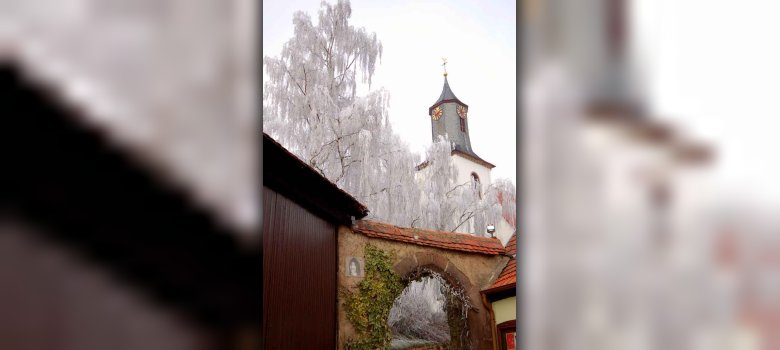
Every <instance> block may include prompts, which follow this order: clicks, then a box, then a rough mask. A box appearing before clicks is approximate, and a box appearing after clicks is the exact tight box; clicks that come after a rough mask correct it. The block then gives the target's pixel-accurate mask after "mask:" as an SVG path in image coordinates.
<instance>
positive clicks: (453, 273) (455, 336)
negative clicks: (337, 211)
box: [338, 220, 508, 349]
mask: <svg viewBox="0 0 780 350" xmlns="http://www.w3.org/2000/svg"><path fill="white" fill-rule="evenodd" d="M338 241H339V242H338V254H339V261H342V262H344V263H342V264H340V265H341V266H339V268H338V270H339V277H338V281H339V287H340V288H346V289H354V288H355V286H356V285H357V284H358V283H359V282H360V280H361V277H359V276H351V275H350V274H349V267H348V266H346V265H347V264H346V261H349V259H350V258H351V257H356V258H359V259H360V258H362V257H363V256H362V254H363V249H364V247H365V246H366V245H367V244H371V245H373V246H375V247H377V248H379V249H382V250H385V251H392V252H393V253H394V259H395V260H394V261H393V270H394V271H395V273H396V274H398V276H400V277H401V278H402V280H403V283H404V287H405V290H408V289H410V288H414V289H418V290H424V289H425V288H422V287H421V286H420V283H423V284H424V283H426V281H427V283H428V290H429V291H430V287H431V286H434V287H437V288H439V287H440V288H441V289H440V291H442V292H441V293H438V295H435V294H437V293H433V294H432V295H431V296H430V297H429V298H430V303H428V304H432V305H429V307H430V308H431V309H429V310H427V312H428V313H429V314H426V315H428V316H431V320H430V321H431V323H432V324H433V325H434V326H436V325H438V326H439V327H442V325H441V322H446V327H443V328H444V329H446V331H445V332H438V333H439V334H440V335H441V333H447V334H446V335H447V336H448V338H449V341H435V342H434V343H438V344H444V343H446V348H449V349H492V348H493V334H492V326H491V319H490V313H489V312H488V310H487V306H486V305H485V304H484V303H483V301H482V298H481V296H480V293H479V291H480V290H481V289H484V288H485V287H487V286H489V285H490V283H491V282H492V281H493V280H494V279H495V278H496V276H498V274H499V273H500V272H501V269H502V268H503V267H504V265H505V264H506V261H507V260H508V257H507V256H506V255H505V254H504V248H503V246H502V245H501V243H500V242H499V241H498V239H495V238H487V237H476V236H471V235H465V234H458V233H449V232H438V231H430V230H421V229H412V228H402V227H397V226H393V225H389V224H383V223H378V222H373V221H366V220H361V221H357V222H356V224H355V225H353V226H352V227H342V228H341V229H340V230H339V240H338ZM407 294H409V292H407ZM399 298H404V293H403V292H402V294H401V296H399ZM397 301H398V300H397ZM402 301H406V302H408V301H409V300H402ZM339 304H341V302H340V303H339ZM421 305H422V304H420V305H417V306H415V305H407V306H411V308H412V309H414V307H420V308H422V307H423V306H421ZM397 307H398V305H397V303H396V304H394V309H395V308H397ZM437 307H440V308H441V310H442V311H443V312H442V313H439V314H438V316H436V314H437V312H434V311H436V309H437ZM407 311H408V310H407ZM422 311H426V310H425V309H422ZM392 313H393V310H391V314H392ZM442 315H443V316H442ZM394 316H396V318H395V319H392V320H391V319H390V317H389V319H388V320H387V321H388V322H390V321H395V322H396V323H398V322H401V324H400V325H398V324H397V326H403V320H400V319H398V317H397V316H398V315H394ZM436 317H439V319H437V318H436ZM441 317H443V319H441ZM406 326H407V328H411V329H412V330H414V325H411V326H410V325H409V324H408V323H407V324H406ZM392 328H393V327H392V324H391V329H392ZM407 330H409V329H407ZM418 330H419V329H418ZM394 332H395V331H394ZM412 333H414V332H412ZM354 335H355V331H354V329H353V328H352V326H351V324H350V323H349V321H348V320H347V318H346V316H345V314H344V310H343V308H342V306H341V305H340V306H339V335H338V337H339V348H343V344H344V343H345V342H346V340H348V339H349V338H350V337H353V336H354ZM395 335H396V336H398V335H399V334H395ZM407 335H410V334H407ZM411 335H413V334H411ZM407 338H408V337H407ZM438 340H442V339H441V338H440V339H438ZM395 344H396V345H398V344H400V343H399V342H395Z"/></svg>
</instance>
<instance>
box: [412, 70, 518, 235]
mask: <svg viewBox="0 0 780 350" xmlns="http://www.w3.org/2000/svg"><path fill="white" fill-rule="evenodd" d="M445 64H446V61H445ZM428 115H429V116H430V118H431V140H432V142H436V140H438V138H439V137H440V136H441V137H446V138H448V139H449V140H450V142H451V143H452V154H451V156H452V160H453V162H454V164H455V168H456V169H457V178H456V183H458V184H465V183H470V186H472V188H473V189H474V190H475V191H478V192H479V195H480V198H481V196H482V195H483V194H484V193H485V191H486V190H487V186H488V185H490V184H491V183H492V180H491V177H490V171H491V170H492V169H493V168H495V167H496V166H495V165H493V164H492V163H490V162H488V161H486V160H484V159H482V158H481V157H480V156H478V155H477V154H476V153H475V152H474V150H473V149H472V147H471V138H470V137H469V106H468V105H467V104H465V103H464V102H463V101H461V100H460V99H458V98H457V97H456V96H455V93H453V92H452V89H451V88H450V84H449V81H448V80H447V72H446V70H445V71H444V87H443V88H442V91H441V94H440V95H439V98H438V99H437V100H436V102H434V103H433V105H431V106H430V107H429V108H428ZM426 165H427V162H426V163H423V164H421V165H420V166H418V168H417V170H418V171H421V170H423V169H424V168H425V167H426ZM503 212H505V213H504V215H502V218H501V220H500V222H497V223H487V225H488V226H493V227H494V229H495V232H494V233H492V234H494V235H495V237H497V238H498V239H500V240H501V242H502V243H503V244H506V243H507V241H509V238H510V237H511V236H512V234H513V233H514V230H515V224H514V223H515V213H514V210H511V213H508V212H507V211H506V210H504V211H503ZM456 232H459V233H468V234H475V235H485V234H490V233H488V232H487V228H486V227H475V223H474V220H472V221H471V222H469V224H468V225H462V226H460V227H459V228H458V229H456Z"/></svg>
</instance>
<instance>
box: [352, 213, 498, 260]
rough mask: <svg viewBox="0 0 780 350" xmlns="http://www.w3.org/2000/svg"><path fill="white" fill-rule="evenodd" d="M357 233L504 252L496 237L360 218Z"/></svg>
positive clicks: (484, 252)
mask: <svg viewBox="0 0 780 350" xmlns="http://www.w3.org/2000/svg"><path fill="white" fill-rule="evenodd" d="M353 231H355V232H356V233H361V234H364V235H366V236H368V237H374V238H382V239H388V240H392V241H399V242H406V243H412V244H417V245H422V246H429V247H436V248H441V249H447V250H457V251H462V252H469V253H480V254H487V255H499V254H502V253H503V252H504V247H503V246H502V245H501V242H500V241H499V240H498V239H495V238H488V237H479V236H472V235H469V234H463V233H453V232H443V231H434V230H424V229H419V228H406V227H398V226H395V225H390V224H385V223H381V222H376V221H369V220H360V221H358V222H357V223H356V224H355V226H354V227H353Z"/></svg>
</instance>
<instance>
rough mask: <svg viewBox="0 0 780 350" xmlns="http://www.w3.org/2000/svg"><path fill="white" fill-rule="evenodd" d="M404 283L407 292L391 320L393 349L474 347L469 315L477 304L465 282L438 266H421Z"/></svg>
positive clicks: (406, 277) (402, 294)
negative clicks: (463, 283) (439, 346)
mask: <svg viewBox="0 0 780 350" xmlns="http://www.w3.org/2000/svg"><path fill="white" fill-rule="evenodd" d="M403 280H404V284H405V289H404V291H403V292H402V293H401V295H400V296H399V297H398V298H396V300H395V303H394V305H393V308H392V310H391V311H390V316H389V318H388V323H389V325H390V328H391V330H392V331H393V344H392V346H391V348H392V349H408V348H410V347H414V346H417V345H444V346H446V347H447V348H451V349H470V348H472V346H471V342H470V341H469V339H470V338H469V326H468V314H469V311H470V309H472V308H473V305H472V303H473V301H472V300H470V298H469V297H468V295H467V293H466V290H465V289H464V288H463V285H462V283H461V282H459V281H458V280H457V279H456V278H454V277H452V275H450V274H448V273H447V272H445V271H444V270H442V269H441V268H440V267H438V266H435V265H426V266H419V267H417V268H416V269H414V270H412V271H410V272H408V273H407V274H406V275H405V276H404V278H403Z"/></svg>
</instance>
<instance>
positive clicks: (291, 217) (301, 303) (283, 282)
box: [263, 187, 336, 349]
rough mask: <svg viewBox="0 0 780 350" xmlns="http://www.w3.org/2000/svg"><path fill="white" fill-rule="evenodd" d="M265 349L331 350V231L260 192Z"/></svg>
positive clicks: (277, 197) (333, 341)
mask: <svg viewBox="0 0 780 350" xmlns="http://www.w3.org/2000/svg"><path fill="white" fill-rule="evenodd" d="M263 338H264V339H263V342H264V348H265V349H335V348H336V228H335V226H334V225H333V224H331V223H329V222H327V221H325V220H323V219H321V218H320V217H318V216H316V215H314V214H312V213H311V212H309V211H308V210H306V209H305V208H303V207H301V206H300V205H298V204H297V203H295V202H293V201H292V200H290V199H288V198H286V197H284V196H282V195H281V194H278V193H276V192H274V191H272V190H270V189H269V188H267V187H264V192H263Z"/></svg>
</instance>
